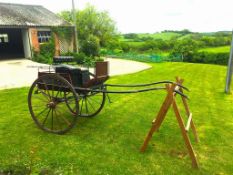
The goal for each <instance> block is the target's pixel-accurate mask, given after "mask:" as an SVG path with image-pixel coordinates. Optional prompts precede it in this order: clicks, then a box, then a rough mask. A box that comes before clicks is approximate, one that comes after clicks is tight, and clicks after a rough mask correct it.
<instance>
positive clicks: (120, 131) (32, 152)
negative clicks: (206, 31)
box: [0, 63, 233, 175]
mask: <svg viewBox="0 0 233 175" xmlns="http://www.w3.org/2000/svg"><path fill="white" fill-rule="evenodd" d="M151 65H152V68H151V69H149V70H146V71H142V72H140V73H136V74H131V75H124V76H117V77H113V78H111V79H110V80H109V83H126V84H132V83H146V82H153V81H159V80H167V79H168V80H174V77H175V76H180V77H182V78H184V79H185V82H184V85H185V86H187V87H189V88H190V90H191V92H190V93H188V95H189V97H190V100H189V105H190V109H191V111H192V113H193V118H194V122H195V124H196V127H197V131H198V134H199V137H200V143H198V144H196V143H194V139H193V137H192V134H190V136H191V140H192V143H193V147H194V150H195V152H196V154H197V157H198V160H199V164H200V169H199V170H196V169H193V168H192V167H191V160H190V158H189V156H188V154H187V150H186V147H185V146H184V141H183V138H182V136H181V133H180V129H179V127H178V123H177V121H176V118H175V116H174V114H173V112H172V110H170V111H169V113H168V116H167V117H166V119H165V121H164V123H163V125H162V127H161V128H160V130H159V132H158V133H155V134H154V136H153V138H152V140H151V141H150V143H149V145H148V148H147V150H146V152H145V153H143V154H142V153H140V152H139V148H140V146H141V145H142V143H143V141H144V138H145V136H146V134H147V132H148V130H149V128H150V127H151V121H152V120H153V118H154V117H155V115H156V113H157V112H158V110H159V108H160V106H161V104H162V102H163V99H164V97H165V95H166V94H165V92H164V91H154V92H146V93H141V94H131V95H110V97H111V100H112V101H113V103H111V104H108V102H107V101H106V105H105V107H104V109H103V110H102V111H101V113H100V114H99V115H98V116H96V117H94V118H87V119H86V118H80V119H79V120H78V122H77V126H76V127H75V128H73V129H72V130H71V131H70V132H69V133H67V134H66V135H53V134H49V133H45V132H43V131H42V130H40V129H38V128H37V127H36V125H35V124H34V123H33V121H32V119H31V117H30V114H29V112H28V107H27V93H28V88H21V89H11V90H2V91H0V104H1V105H0V116H1V117H0V170H1V171H2V172H5V173H7V172H11V173H12V174H13V173H15V174H26V173H30V172H31V173H32V174H39V173H41V174H46V173H47V174H203V175H204V174H205V175H206V174H233V158H232V155H233V132H232V131H233V95H232V94H230V95H226V94H225V93H224V92H223V91H224V83H225V74H226V67H224V66H216V65H201V64H187V63H159V64H151ZM179 104H181V103H180V101H179ZM180 109H182V114H183V113H184V110H183V108H180ZM1 171H0V174H1Z"/></svg>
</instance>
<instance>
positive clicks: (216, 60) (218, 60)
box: [183, 52, 229, 65]
mask: <svg viewBox="0 0 233 175" xmlns="http://www.w3.org/2000/svg"><path fill="white" fill-rule="evenodd" d="M228 59H229V53H210V52H196V53H193V54H191V55H189V56H188V57H186V58H184V60H183V61H184V62H191V63H205V64H218V65H227V63H228Z"/></svg>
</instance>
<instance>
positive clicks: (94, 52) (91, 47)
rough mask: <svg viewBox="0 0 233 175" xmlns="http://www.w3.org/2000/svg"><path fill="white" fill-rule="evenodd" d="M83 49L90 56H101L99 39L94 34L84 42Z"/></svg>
mask: <svg viewBox="0 0 233 175" xmlns="http://www.w3.org/2000/svg"><path fill="white" fill-rule="evenodd" d="M81 51H82V52H83V53H85V55H87V56H89V57H94V56H99V52H100V41H99V39H98V38H97V37H96V36H94V35H90V36H89V37H88V39H87V40H85V41H83V42H82V46H81Z"/></svg>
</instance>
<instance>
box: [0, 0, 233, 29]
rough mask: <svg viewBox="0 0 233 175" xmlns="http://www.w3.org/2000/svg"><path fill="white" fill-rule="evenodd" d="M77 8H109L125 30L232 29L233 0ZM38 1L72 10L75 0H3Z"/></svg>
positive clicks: (97, 0)
mask: <svg viewBox="0 0 233 175" xmlns="http://www.w3.org/2000/svg"><path fill="white" fill-rule="evenodd" d="M74 1H75V5H76V8H78V9H83V8H84V7H85V4H86V3H90V4H92V5H94V6H96V8H97V9H98V10H106V11H108V12H109V14H110V16H111V18H112V19H113V20H114V21H115V22H116V24H117V28H118V30H119V31H120V32H122V33H131V32H135V33H154V32H159V31H162V30H165V29H167V30H182V29H189V30H191V31H194V32H213V31H222V30H228V31H229V30H232V28H233V10H232V8H233V1H232V0H74ZM0 2H8V3H23V4H38V5H43V6H44V7H46V8H48V9H49V10H51V11H53V12H59V11H61V10H69V9H71V6H72V3H71V2H72V0H0Z"/></svg>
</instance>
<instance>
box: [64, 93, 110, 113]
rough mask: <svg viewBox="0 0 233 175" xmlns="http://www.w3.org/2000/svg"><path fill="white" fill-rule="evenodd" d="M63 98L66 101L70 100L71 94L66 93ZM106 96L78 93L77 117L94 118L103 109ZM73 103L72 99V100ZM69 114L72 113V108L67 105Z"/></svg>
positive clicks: (102, 94)
mask: <svg viewBox="0 0 233 175" xmlns="http://www.w3.org/2000/svg"><path fill="white" fill-rule="evenodd" d="M65 96H66V98H67V99H70V100H72V94H71V93H70V92H66V93H65ZM105 98H106V95H105V93H104V92H91V91H83V92H80V93H79V100H78V103H79V114H78V115H79V116H81V117H94V116H96V115H97V114H98V113H99V112H100V111H101V110H102V108H103V107H104V104H105ZM73 101H74V99H73ZM67 106H68V108H69V109H70V110H71V112H73V113H74V110H73V106H71V105H70V104H67Z"/></svg>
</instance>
